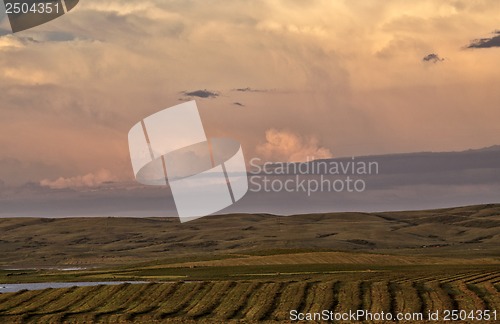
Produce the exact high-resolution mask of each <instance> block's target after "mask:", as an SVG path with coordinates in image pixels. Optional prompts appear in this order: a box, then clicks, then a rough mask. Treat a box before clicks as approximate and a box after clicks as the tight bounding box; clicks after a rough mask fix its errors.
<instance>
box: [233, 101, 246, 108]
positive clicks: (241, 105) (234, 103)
mask: <svg viewBox="0 0 500 324" xmlns="http://www.w3.org/2000/svg"><path fill="white" fill-rule="evenodd" d="M233 105H235V106H240V107H245V105H244V104H242V103H241V102H233Z"/></svg>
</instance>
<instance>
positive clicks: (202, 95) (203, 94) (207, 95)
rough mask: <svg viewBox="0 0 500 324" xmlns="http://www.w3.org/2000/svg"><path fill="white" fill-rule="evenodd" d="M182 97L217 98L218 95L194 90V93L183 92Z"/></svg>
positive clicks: (212, 92)
mask: <svg viewBox="0 0 500 324" xmlns="http://www.w3.org/2000/svg"><path fill="white" fill-rule="evenodd" d="M184 95H185V96H188V97H198V98H217V97H218V96H219V94H218V93H217V92H214V91H208V90H206V89H205V90H195V91H184Z"/></svg>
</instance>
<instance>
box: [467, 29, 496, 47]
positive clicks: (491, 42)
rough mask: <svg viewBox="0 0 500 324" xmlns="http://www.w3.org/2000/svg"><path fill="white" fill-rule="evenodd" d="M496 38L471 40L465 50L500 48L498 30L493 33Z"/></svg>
mask: <svg viewBox="0 0 500 324" xmlns="http://www.w3.org/2000/svg"><path fill="white" fill-rule="evenodd" d="M493 33H494V34H495V35H496V36H493V37H489V38H479V39H475V40H473V41H472V42H471V43H470V44H469V46H467V48H491V47H500V30H495V31H494V32H493Z"/></svg>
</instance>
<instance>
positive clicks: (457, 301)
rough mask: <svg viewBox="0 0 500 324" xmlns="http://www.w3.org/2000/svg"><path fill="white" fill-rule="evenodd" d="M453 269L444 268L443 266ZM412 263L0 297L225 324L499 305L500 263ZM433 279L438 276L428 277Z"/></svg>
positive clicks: (63, 309) (61, 318)
mask: <svg viewBox="0 0 500 324" xmlns="http://www.w3.org/2000/svg"><path fill="white" fill-rule="evenodd" d="M445 269H446V270H447V271H443V270H445ZM445 269H443V268H442V267H439V268H433V267H423V268H418V267H413V266H410V267H409V268H407V269H401V270H399V271H397V270H394V269H392V271H389V269H379V270H378V271H377V270H372V271H369V272H368V271H354V270H352V271H339V272H337V273H330V274H321V275H311V274H305V273H302V274H295V275H280V274H276V273H275V274H274V275H273V276H268V277H266V278H265V279H262V278H261V279H257V280H201V281H174V282H154V283H149V284H136V285H131V284H122V285H117V286H95V287H72V288H64V289H45V290H39V291H20V292H17V293H9V294H2V295H0V304H1V306H0V321H2V322H6V323H10V322H26V323H30V322H31V323H56V322H103V323H109V322H120V323H122V322H137V323H147V322H176V321H182V322H195V321H205V322H219V323H220V322H227V321H237V320H244V321H248V322H256V321H286V320H288V319H289V312H290V311H291V310H292V309H295V310H297V311H298V312H303V313H315V312H321V311H322V310H324V309H327V310H332V311H335V312H348V311H349V310H357V309H363V310H367V311H370V312H382V311H383V312H385V313H391V314H393V315H394V316H396V314H398V313H411V314H413V313H422V314H424V315H425V314H426V313H427V312H428V311H433V310H437V309H439V310H443V309H450V310H451V309H460V310H464V311H467V312H470V311H476V310H484V309H490V310H493V309H497V310H498V309H500V294H499V291H500V270H499V269H498V267H484V268H481V269H475V270H471V269H464V268H459V269H454V268H452V267H449V268H445ZM430 278H432V279H430Z"/></svg>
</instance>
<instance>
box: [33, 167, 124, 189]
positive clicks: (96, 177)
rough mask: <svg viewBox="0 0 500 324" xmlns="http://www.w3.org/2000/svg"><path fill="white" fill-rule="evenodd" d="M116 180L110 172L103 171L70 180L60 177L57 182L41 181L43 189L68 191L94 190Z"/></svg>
mask: <svg viewBox="0 0 500 324" xmlns="http://www.w3.org/2000/svg"><path fill="white" fill-rule="evenodd" d="M114 180H116V178H115V177H114V176H113V175H112V174H111V172H110V171H109V170H106V169H102V170H99V171H98V172H96V173H88V174H86V175H79V176H75V177H70V178H64V177H60V178H58V179H56V180H49V179H44V180H42V181H40V185H41V186H42V187H49V188H51V189H66V188H72V189H75V188H94V187H98V186H100V185H102V184H103V183H105V182H110V181H114Z"/></svg>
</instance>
